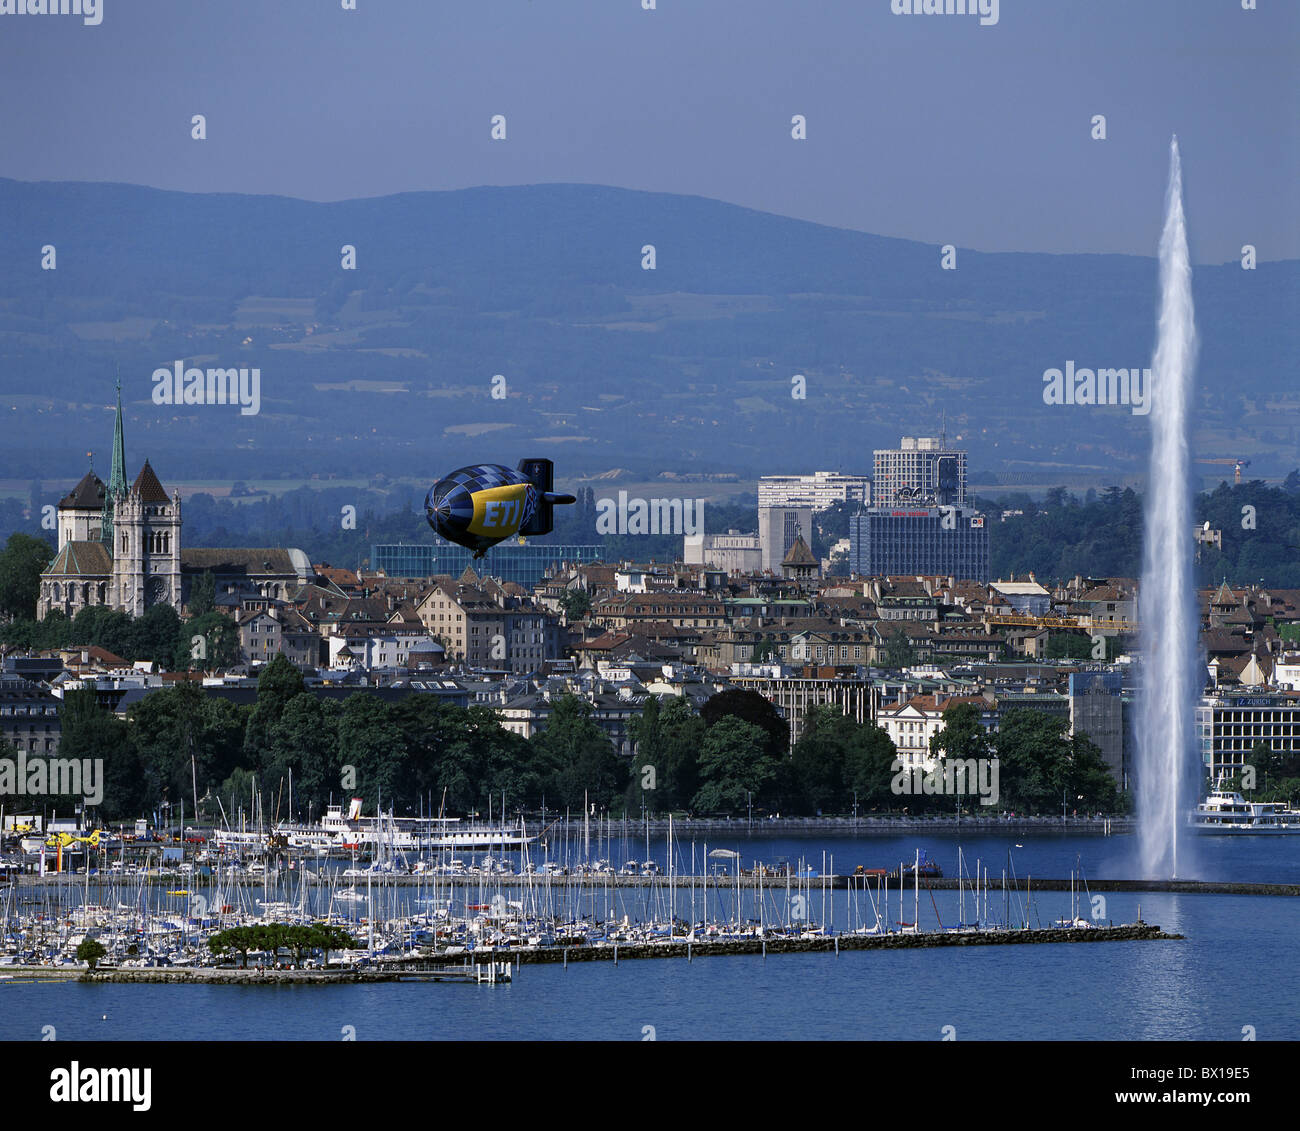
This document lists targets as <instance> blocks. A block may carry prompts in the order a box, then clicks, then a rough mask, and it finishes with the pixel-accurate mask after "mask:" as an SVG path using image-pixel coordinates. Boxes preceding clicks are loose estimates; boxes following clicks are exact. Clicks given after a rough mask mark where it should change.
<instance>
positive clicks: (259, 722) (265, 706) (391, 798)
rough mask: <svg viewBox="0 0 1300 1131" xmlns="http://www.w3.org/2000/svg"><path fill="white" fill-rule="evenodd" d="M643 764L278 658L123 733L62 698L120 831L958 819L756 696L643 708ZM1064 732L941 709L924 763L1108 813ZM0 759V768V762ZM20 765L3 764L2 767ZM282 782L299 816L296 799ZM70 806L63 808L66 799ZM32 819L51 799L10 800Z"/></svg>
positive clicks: (870, 756) (1024, 807)
mask: <svg viewBox="0 0 1300 1131" xmlns="http://www.w3.org/2000/svg"><path fill="white" fill-rule="evenodd" d="M630 729H631V734H632V738H633V739H634V741H635V743H636V750H637V754H636V757H635V758H634V759H633V761H632V764H631V765H629V764H628V763H627V761H626V760H625V759H623V758H621V757H619V756H618V755H617V753H616V752H615V750H614V747H613V744H612V743H611V741H610V739H609V737H608V736H607V735H606V733H605V732H604V731H603V730H602V729H601V728H600V727H599V726H598V725H597V724H596V722H595V721H594V720H593V719H592V717H591V707H590V706H589V705H588V704H587V703H586V702H584V701H582V700H580V699H578V698H576V697H573V696H564V697H561V698H558V699H556V700H554V701H553V703H552V709H551V716H550V720H549V722H548V724H547V726H546V728H545V729H544V730H543V731H541V732H540V733H538V734H536V735H534V736H533V737H532V738H531V739H525V738H523V737H522V736H520V735H518V734H515V733H512V732H510V731H508V730H506V729H505V728H504V727H502V726H501V724H500V722H499V721H498V719H497V718H496V716H495V714H494V713H493V712H492V710H491V709H490V708H487V707H469V708H461V707H456V706H453V705H451V704H448V703H445V702H441V701H439V700H438V699H436V698H435V697H433V696H428V695H410V696H407V697H406V698H404V699H401V700H399V701H397V702H395V703H388V702H385V701H383V700H381V699H379V698H377V697H376V696H374V695H370V694H367V693H366V692H357V693H354V694H352V695H350V696H348V697H347V698H346V699H343V700H335V699H323V698H320V697H318V696H316V695H314V694H312V693H311V692H308V691H307V690H305V688H304V686H303V680H302V676H301V674H300V673H299V672H298V671H297V669H296V668H294V667H293V666H292V665H291V664H290V663H289V662H288V661H287V660H285V659H284V658H283V657H277V658H276V659H275V660H273V661H272V662H271V663H270V664H268V665H267V666H266V667H265V668H264V669H263V670H262V673H261V675H260V676H259V678H258V694H257V700H256V702H255V703H253V704H252V705H251V706H240V705H237V704H235V703H232V702H231V701H230V700H227V699H223V698H220V697H216V696H209V695H207V694H206V693H205V692H204V691H203V689H202V688H200V687H197V686H195V685H194V684H189V683H184V684H180V685H178V686H176V687H174V688H169V689H167V690H163V691H157V692H154V693H152V694H150V695H148V696H146V697H145V698H144V699H142V700H141V701H140V702H139V703H137V704H136V705H135V706H134V707H132V708H131V711H130V713H129V717H128V718H127V719H126V720H125V721H124V720H121V719H119V718H117V717H116V716H115V715H114V714H112V713H110V712H108V711H106V710H104V709H102V708H101V707H100V706H99V705H98V704H97V701H96V697H95V693H94V692H93V691H79V692H69V693H68V694H67V695H66V696H65V698H64V704H63V708H62V744H61V749H60V755H61V756H62V757H65V758H102V759H103V762H104V769H105V781H104V798H103V802H102V805H101V809H100V812H101V814H102V816H103V817H104V818H105V819H108V820H123V819H127V818H130V817H134V816H137V815H139V814H140V813H149V812H153V811H156V810H157V808H158V807H159V806H160V805H162V806H169V805H170V806H179V805H180V804H182V803H184V804H185V807H186V809H187V811H189V812H191V813H192V812H193V809H194V799H195V798H196V797H197V798H198V800H199V802H200V806H201V811H200V814H199V816H200V818H201V819H203V820H213V821H220V820H223V819H224V820H226V821H230V822H232V823H233V822H235V821H236V820H237V819H238V814H239V813H240V812H241V811H242V812H243V813H245V814H251V812H252V807H253V804H254V802H255V801H259V802H260V813H259V816H261V817H262V818H264V819H265V820H266V821H267V822H268V823H270V822H272V821H275V820H277V819H285V818H288V817H291V816H292V817H294V818H299V819H300V818H304V817H306V818H315V817H318V816H319V815H320V814H321V812H322V811H323V809H324V807H325V805H326V804H327V803H328V802H329V801H330V800H331V799H332V800H333V801H335V802H338V801H340V800H342V799H345V798H347V797H351V796H357V797H361V798H362V799H363V800H364V802H365V804H366V807H367V809H368V810H370V811H371V812H373V811H374V806H376V805H377V804H378V803H379V802H380V801H381V799H382V802H383V805H384V808H385V809H388V807H389V806H390V805H391V806H392V807H393V809H394V810H395V811H396V812H398V813H408V814H409V813H417V812H424V813H431V812H437V811H438V810H439V809H443V808H445V810H446V811H447V812H448V813H473V812H480V811H483V810H485V809H487V808H488V806H489V805H491V807H492V808H493V810H494V811H500V809H501V806H502V803H503V801H504V805H505V807H506V808H507V809H508V810H511V811H514V810H519V809H526V810H532V811H536V810H539V809H542V808H547V809H549V810H551V811H557V810H564V809H568V810H570V811H573V812H578V811H580V810H581V807H582V806H583V805H584V804H585V805H594V806H596V807H597V809H598V810H603V811H608V812H612V813H615V814H617V813H619V812H630V813H637V814H639V813H640V812H642V811H643V810H650V811H654V812H667V811H671V810H678V811H680V810H688V811H692V812H696V813H702V814H704V813H727V814H743V813H746V812H751V811H771V812H783V813H817V812H823V813H850V812H854V811H855V809H856V810H857V811H859V812H865V811H872V810H894V811H897V810H901V809H904V808H906V809H907V810H908V811H909V812H917V811H924V810H936V811H938V810H947V811H951V809H952V806H953V800H952V799H951V798H949V797H944V796H929V795H927V794H917V793H912V794H910V795H908V794H907V793H906V790H905V789H900V787H899V783H898V781H897V769H896V767H895V764H894V763H895V758H896V753H895V750H894V746H893V744H892V742H891V741H890V740H889V736H888V735H887V734H886V733H885V732H884V731H883V730H881V729H880V728H879V727H877V726H875V725H874V724H870V723H868V724H865V725H859V724H858V723H856V722H854V721H853V720H851V719H848V718H845V717H844V716H843V715H842V714H840V713H839V712H838V710H836V709H833V708H830V707H820V708H815V709H814V710H812V711H811V712H810V713H809V715H808V718H807V721H806V725H805V727H804V730H803V734H802V736H801V737H800V739H799V741H798V743H797V744H796V745H795V747H794V749H793V751H791V752H788V735H789V731H788V724H787V722H786V721H785V720H784V719H783V718H781V716H780V715H779V714H778V713H777V711H776V709H775V708H774V707H773V706H772V704H771V703H769V702H768V701H767V700H766V699H764V698H763V697H762V696H760V695H758V694H756V693H754V692H751V691H740V690H730V691H725V692H722V693H720V694H718V695H715V696H714V697H713V698H712V699H710V700H708V701H707V702H706V703H705V704H704V706H703V708H702V710H701V711H700V713H699V714H696V713H695V712H694V711H693V710H692V709H691V706H690V704H689V703H688V702H687V701H685V700H684V699H677V698H667V699H663V700H661V699H657V698H652V699H650V700H649V702H648V703H647V704H646V707H645V709H644V712H643V713H642V714H641V715H640V716H639V717H636V718H634V719H632V720H631V722H630ZM1067 730H1068V726H1067V724H1066V723H1065V721H1064V720H1062V719H1055V718H1051V717H1049V716H1047V715H1044V714H1042V713H1039V712H1034V711H1023V710H1022V711H1011V712H1008V713H1007V714H1006V715H1005V716H1004V717H1003V719H1002V724H1001V730H1000V732H999V733H998V734H997V735H996V736H990V735H989V734H987V733H986V732H985V731H984V729H983V727H982V726H981V725H980V721H979V712H978V711H977V710H976V709H975V708H974V707H973V706H971V705H963V706H961V707H956V708H953V709H952V710H950V711H949V712H948V713H947V714H946V715H945V727H944V729H943V731H942V732H941V733H940V734H939V735H938V736H936V738H935V740H934V747H933V752H934V753H935V754H936V755H943V756H946V757H948V758H963V759H965V758H976V759H979V758H991V757H993V756H994V754H995V753H996V755H997V756H998V758H999V767H1000V780H999V791H1000V792H999V798H1000V800H999V804H1000V806H1001V807H1003V808H1014V809H1016V810H1017V811H1028V812H1034V811H1042V812H1049V811H1054V810H1056V809H1057V808H1058V807H1059V805H1060V804H1061V798H1062V794H1063V793H1064V795H1065V796H1066V798H1067V801H1069V803H1070V806H1071V808H1076V807H1077V808H1087V809H1101V810H1106V811H1113V810H1114V809H1115V807H1116V805H1117V804H1118V801H1117V798H1116V794H1115V789H1114V783H1113V781H1112V779H1111V777H1110V775H1109V774H1108V773H1107V771H1106V767H1105V765H1104V763H1103V762H1102V760H1101V757H1100V754H1099V752H1098V751H1097V748H1096V746H1095V745H1094V744H1093V743H1092V742H1091V741H1090V740H1089V739H1087V737H1086V736H1083V735H1075V736H1070V735H1069V734H1067V733H1066V732H1067ZM0 753H4V752H0ZM7 753H8V755H9V756H11V757H12V756H14V752H13V751H12V749H10V750H9V751H7ZM290 784H292V796H293V811H292V813H291V812H290V797H289V789H290ZM69 800H71V799H64V801H65V803H66V801H69ZM15 801H16V803H17V804H18V805H19V806H26V805H34V806H36V807H39V806H41V804H42V802H43V801H48V799H44V798H25V799H24V798H22V797H21V796H20V797H19V798H16V799H15Z"/></svg>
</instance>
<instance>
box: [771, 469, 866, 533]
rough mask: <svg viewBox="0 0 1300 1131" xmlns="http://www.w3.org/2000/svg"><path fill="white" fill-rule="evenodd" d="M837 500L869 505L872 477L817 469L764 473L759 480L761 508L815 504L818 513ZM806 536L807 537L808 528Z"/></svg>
mask: <svg viewBox="0 0 1300 1131" xmlns="http://www.w3.org/2000/svg"><path fill="white" fill-rule="evenodd" d="M836 503H858V504H860V505H861V506H870V505H871V480H870V479H868V478H867V477H866V476H865V475H844V474H841V473H840V472H838V471H814V472H813V473H812V474H811V475H764V476H762V477H760V479H759V481H758V505H759V506H760V507H812V509H813V512H814V513H816V512H818V511H824V510H826V509H827V508H828V507H831V506H834V505H835V504H836ZM804 537H805V539H806V538H807V537H808V534H807V531H805V532H804Z"/></svg>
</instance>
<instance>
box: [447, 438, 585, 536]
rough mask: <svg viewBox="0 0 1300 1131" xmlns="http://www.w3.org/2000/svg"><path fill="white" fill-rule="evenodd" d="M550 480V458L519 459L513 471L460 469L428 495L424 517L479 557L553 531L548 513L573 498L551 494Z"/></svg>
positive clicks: (483, 465)
mask: <svg viewBox="0 0 1300 1131" xmlns="http://www.w3.org/2000/svg"><path fill="white" fill-rule="evenodd" d="M554 475H555V466H554V464H552V463H551V461H550V460H549V459H523V460H520V461H519V467H518V469H517V470H511V469H510V468H508V467H504V466H502V465H501V464H499V463H478V464H474V465H473V466H471V467H462V468H458V469H457V470H456V471H453V472H452V473H451V474H450V475H447V476H445V477H444V478H442V479H439V480H438V482H437V483H435V484H434V485H433V487H432V488H431V489H430V490H429V494H428V495H427V496H426V497H425V500H424V513H425V516H426V517H427V518H428V520H429V525H430V526H432V527H433V529H434V530H435V531H437V533H439V534H441V535H442V536H443V537H444V538H446V539H447V541H449V542H455V543H456V544H457V545H458V546H467V547H468V548H469V549H471V550H473V551H474V557H476V558H481V557H482V556H483V555H484V554H486V553H487V552H488V550H490V549H491V548H492V547H493V546H495V545H496V544H497V543H498V542H504V541H505V540H506V539H507V538H509V537H511V536H512V535H515V534H518V535H521V536H523V535H529V536H531V535H534V534H549V533H550V532H551V529H552V511H551V508H552V507H553V506H554V505H555V504H557V503H575V502H577V499H576V498H575V497H574V496H573V495H557V494H555V493H554V492H553V491H552V490H551V488H552V487H553V486H554Z"/></svg>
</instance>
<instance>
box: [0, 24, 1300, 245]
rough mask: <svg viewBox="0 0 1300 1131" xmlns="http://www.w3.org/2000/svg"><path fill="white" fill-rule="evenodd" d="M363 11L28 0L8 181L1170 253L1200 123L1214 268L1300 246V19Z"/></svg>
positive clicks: (1197, 192)
mask: <svg viewBox="0 0 1300 1131" xmlns="http://www.w3.org/2000/svg"><path fill="white" fill-rule="evenodd" d="M32 2H33V3H35V2H37V0H32ZM74 2H79V0H74ZM85 2H87V3H89V2H90V0H85ZM352 2H354V0H228V2H224V3H216V2H207V3H202V4H196V3H189V2H179V3H178V2H177V0H99V5H100V11H99V14H98V15H99V20H100V22H99V23H98V24H95V25H91V26H88V25H87V24H86V23H85V17H83V16H77V15H71V14H70V15H48V14H47V15H34V14H30V13H29V14H18V13H14V14H9V12H8V10H9V9H11V8H15V7H17V6H18V5H19V4H20V3H25V0H0V13H2V14H0V98H3V105H4V107H5V110H4V113H3V115H2V116H0V176H7V177H12V178H15V179H18V180H24V181H40V180H76V181H119V182H127V183H131V184H139V185H149V186H153V187H157V188H166V189H178V190H184V191H191V192H238V193H276V194H282V195H286V196H293V197H300V198H304V199H310V200H341V199H348V198H355V197H368V196H382V195H387V194H390V193H397V192H406V191H413V190H426V189H457V188H465V187H470V186H476V185H515V184H535V183H541V182H560V183H587V184H605V185H616V186H620V187H625V188H633V189H643V190H649V191H658V192H672V193H686V194H694V195H700V196H706V197H711V198H714V199H718V200H723V201H727V202H730V203H733V204H739V205H743V206H746V207H750V208H755V209H759V210H762V211H766V212H774V213H778V214H781V215H786V216H792V217H797V218H799V219H806V220H812V221H815V222H818V223H823V224H829V225H833V226H836V227H843V228H852V229H857V230H861V231H868V232H874V233H878V234H881V235H888V236H900V237H905V238H911V239H918V240H923V241H925V242H929V243H951V244H953V245H955V246H957V247H965V248H972V249H977V250H983V251H1044V252H1121V253H1126V254H1137V255H1153V254H1154V253H1155V250H1156V245H1157V242H1158V238H1159V232H1160V225H1161V219H1162V208H1163V191H1164V184H1165V179H1166V175H1167V170H1168V143H1169V138H1170V136H1171V135H1172V134H1174V133H1176V134H1178V136H1179V138H1180V143H1181V147H1182V153H1183V163H1184V177H1185V186H1186V202H1187V213H1188V217H1189V223H1190V227H1191V245H1192V255H1193V259H1194V261H1195V262H1198V263H1222V262H1226V261H1229V260H1236V259H1238V258H1239V257H1240V254H1241V247H1242V245H1243V244H1251V245H1253V246H1254V247H1256V249H1257V254H1258V257H1259V259H1260V260H1274V259H1285V258H1296V257H1298V256H1300V220H1298V216H1300V210H1298V209H1297V207H1296V186H1297V184H1300V113H1297V111H1298V110H1300V83H1297V77H1298V75H1297V71H1298V69H1300V68H1298V61H1300V2H1297V0H1258V5H1257V8H1255V9H1254V10H1247V9H1243V7H1242V3H1243V0H1140V2H1134V0H1000V2H998V3H997V4H996V14H997V19H996V22H992V20H991V15H992V13H990V14H989V16H986V17H984V19H985V20H986V21H987V22H983V23H982V22H981V16H980V15H978V14H976V15H969V14H967V15H958V14H940V15H927V14H920V15H917V14H895V13H894V12H893V11H892V8H893V7H904V6H907V7H910V6H911V5H910V3H907V4H906V5H905V3H904V0H457V2H449V0H355V9H345V8H344V7H343V4H344V3H352ZM651 2H653V3H654V4H655V7H654V8H653V9H652V10H646V9H645V8H643V6H642V5H643V3H651ZM916 2H917V3H918V4H920V3H921V2H922V0H916ZM984 2H985V3H986V4H987V3H988V2H989V0H984ZM1244 2H1245V3H1251V2H1253V0H1244ZM195 114H202V115H204V116H205V118H206V131H207V138H206V140H203V141H197V140H194V139H193V138H192V137H191V130H192V125H191V121H192V116H193V115H195ZM498 114H499V115H504V116H505V120H506V126H505V130H506V137H505V139H504V140H493V139H492V137H491V129H492V124H491V119H492V117H493V116H494V115H498ZM796 114H799V115H803V116H804V119H805V121H806V135H807V136H806V139H804V140H795V139H794V138H792V136H791V131H792V124H791V122H792V118H793V117H794V115H796ZM1094 115H1104V116H1105V119H1106V121H1105V129H1106V137H1105V139H1104V140H1098V139H1094V138H1093V137H1092V136H1091V135H1092V133H1093V132H1094V125H1093V117H1094Z"/></svg>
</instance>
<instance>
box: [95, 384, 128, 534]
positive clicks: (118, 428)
mask: <svg viewBox="0 0 1300 1131" xmlns="http://www.w3.org/2000/svg"><path fill="white" fill-rule="evenodd" d="M125 495H126V445H125V442H124V440H123V438H122V378H121V377H120V376H119V377H118V379H117V423H116V424H114V425H113V463H112V465H111V469H110V471H109V477H108V487H107V489H106V490H105V491H104V517H103V520H102V521H101V523H100V532H99V540H100V541H101V542H102V543H103V544H104V545H105V546H107V547H108V552H109V553H110V554H111V553H112V552H113V508H114V506H115V505H116V503H117V500H118V499H120V498H123V497H124V496H125Z"/></svg>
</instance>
